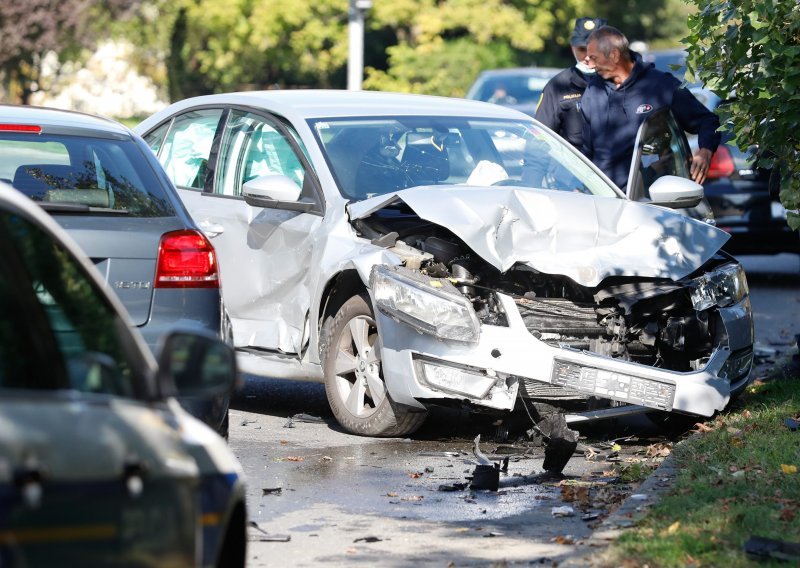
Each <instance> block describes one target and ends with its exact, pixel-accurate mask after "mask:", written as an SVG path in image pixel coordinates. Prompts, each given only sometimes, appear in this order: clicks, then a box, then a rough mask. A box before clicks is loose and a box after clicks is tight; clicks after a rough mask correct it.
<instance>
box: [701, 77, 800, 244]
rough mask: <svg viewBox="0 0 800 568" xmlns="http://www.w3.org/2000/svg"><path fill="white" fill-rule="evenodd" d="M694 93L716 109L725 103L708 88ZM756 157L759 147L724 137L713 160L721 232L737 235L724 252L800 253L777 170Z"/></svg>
mask: <svg viewBox="0 0 800 568" xmlns="http://www.w3.org/2000/svg"><path fill="white" fill-rule="evenodd" d="M692 92H693V93H694V94H695V96H696V97H697V98H698V99H700V101H701V102H703V104H705V105H706V106H707V107H708V108H710V109H712V110H714V109H715V108H717V107H718V106H719V105H720V104H721V103H722V101H721V100H720V98H719V97H718V96H716V95H715V94H714V93H713V92H711V91H709V90H708V89H702V88H695V89H692ZM692 142H695V141H694V140H692V139H690V143H692ZM756 152H757V148H756V147H755V146H753V147H750V148H748V149H746V150H740V149H739V147H738V146H737V145H736V144H735V143H733V142H732V141H731V133H730V132H724V133H723V138H722V144H720V146H719V148H718V149H717V151H716V152H715V153H714V156H713V157H712V159H711V165H710V168H709V171H708V177H707V179H706V181H705V183H704V184H703V187H704V189H705V196H706V199H707V200H708V203H709V205H710V206H711V208H712V210H713V211H714V218H715V220H716V223H717V227H719V228H720V229H722V230H723V231H726V232H727V233H729V234H730V235H731V238H730V239H729V240H728V242H727V243H726V244H725V246H724V247H723V248H724V249H725V250H726V251H728V252H730V253H731V254H778V253H783V252H791V253H800V236H798V234H797V231H793V230H791V229H790V228H789V225H788V223H787V222H786V210H785V209H784V208H783V206H782V205H781V203H780V201H779V199H778V195H777V191H776V188H775V187H774V186H776V185H777V181H778V180H777V179H776V178H775V177H774V176H773V172H772V170H769V169H765V168H759V167H756V165H755V162H756ZM770 181H772V185H773V190H772V191H770Z"/></svg>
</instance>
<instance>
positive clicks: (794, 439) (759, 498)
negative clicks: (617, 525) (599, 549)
mask: <svg viewBox="0 0 800 568" xmlns="http://www.w3.org/2000/svg"><path fill="white" fill-rule="evenodd" d="M798 414H800V380H799V379H797V378H780V379H778V378H776V379H772V380H770V381H767V382H763V383H761V382H757V383H756V384H755V385H753V386H751V387H748V391H747V393H746V394H744V395H743V396H742V398H741V399H740V400H739V401H738V402H737V408H736V409H735V410H733V411H731V412H730V413H728V414H726V415H723V416H720V417H718V418H717V419H716V420H714V421H712V422H709V423H708V425H709V428H710V431H709V432H706V433H703V434H701V435H698V436H695V437H693V438H690V439H688V440H686V441H684V442H682V443H680V444H678V445H677V446H676V447H675V450H674V454H675V457H676V459H677V460H678V468H679V471H680V473H679V475H678V479H677V481H676V483H675V486H674V488H673V490H672V492H671V494H670V495H668V496H666V497H664V498H663V499H662V500H661V501H660V502H659V503H658V504H657V505H656V506H655V507H654V508H653V509H652V511H651V512H650V514H649V515H648V516H647V517H646V518H645V519H644V520H643V521H642V522H641V523H640V524H639V525H637V526H636V527H635V528H634V529H633V530H631V531H629V532H627V533H626V534H624V535H622V537H621V538H620V539H619V540H618V541H616V542H615V543H614V544H613V545H612V547H611V550H610V553H609V554H608V556H607V557H606V558H605V559H604V561H603V562H602V565H608V566H620V565H626V566H644V565H650V566H663V567H675V568H679V567H680V568H683V567H685V566H690V565H691V566H730V567H739V566H741V567H745V566H753V561H752V560H751V559H749V558H748V557H747V556H746V555H745V553H744V551H743V544H744V542H745V541H746V540H747V539H748V538H749V537H750V536H762V537H767V538H772V539H776V540H783V541H789V542H797V541H800V524H798V523H797V515H798V513H800V478H798V476H799V475H800V473H797V472H796V471H797V470H796V469H794V468H796V467H798V466H800V452H798V433H797V432H793V431H791V430H789V429H788V428H787V427H785V426H784V424H783V422H784V419H785V418H786V417H789V416H791V417H797V416H798ZM799 469H800V468H799ZM766 565H783V564H779V563H778V562H777V561H775V562H773V563H766Z"/></svg>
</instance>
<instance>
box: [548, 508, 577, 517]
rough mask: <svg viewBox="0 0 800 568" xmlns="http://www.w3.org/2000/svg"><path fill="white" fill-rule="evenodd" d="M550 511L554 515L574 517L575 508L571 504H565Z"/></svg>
mask: <svg viewBox="0 0 800 568" xmlns="http://www.w3.org/2000/svg"><path fill="white" fill-rule="evenodd" d="M550 513H551V514H552V515H553V516H554V517H574V516H575V509H573V508H572V507H570V506H569V505H564V506H562V507H553V508H552V509H550Z"/></svg>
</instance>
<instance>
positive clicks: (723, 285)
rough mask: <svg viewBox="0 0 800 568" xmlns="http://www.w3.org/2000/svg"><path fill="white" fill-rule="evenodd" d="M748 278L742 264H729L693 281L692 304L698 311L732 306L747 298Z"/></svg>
mask: <svg viewBox="0 0 800 568" xmlns="http://www.w3.org/2000/svg"><path fill="white" fill-rule="evenodd" d="M748 293H749V289H748V287H747V277H746V276H745V274H744V269H743V268H742V266H741V265H740V264H738V263H737V264H727V265H725V266H723V267H721V268H719V269H717V270H715V271H714V272H709V273H707V274H704V275H703V276H701V277H699V278H695V279H694V280H693V281H692V292H691V298H692V304H693V305H694V309H695V310H697V311H702V310H707V309H708V308H710V307H712V306H718V307H720V308H724V307H726V306H732V305H733V304H735V303H737V302H739V301H740V300H741V299H742V298H744V297H745V296H747V294H748Z"/></svg>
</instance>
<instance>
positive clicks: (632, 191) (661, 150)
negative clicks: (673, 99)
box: [628, 108, 691, 201]
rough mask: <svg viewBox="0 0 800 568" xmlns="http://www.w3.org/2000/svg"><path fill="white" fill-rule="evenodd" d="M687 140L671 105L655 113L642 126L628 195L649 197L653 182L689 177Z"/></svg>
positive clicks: (632, 197)
mask: <svg viewBox="0 0 800 568" xmlns="http://www.w3.org/2000/svg"><path fill="white" fill-rule="evenodd" d="M690 159H691V157H690V153H689V148H688V143H687V142H686V137H685V136H684V134H683V132H682V131H681V130H680V128H678V125H677V124H676V123H675V119H674V118H673V117H672V113H670V111H669V109H668V108H664V109H660V110H658V111H656V112H655V113H653V114H652V116H650V117H649V118H648V119H647V120H646V121H645V122H644V123H643V124H642V126H641V127H640V128H639V134H638V136H637V141H636V151H635V152H634V156H633V164H632V166H631V167H632V173H631V176H630V177H629V183H630V184H631V186H630V187H629V189H628V196H629V197H630V198H631V199H632V200H634V201H639V200H641V199H643V198H644V199H649V198H650V186H651V185H653V182H655V181H656V180H657V179H658V178H660V177H663V176H667V175H669V176H678V177H682V178H687V179H688V178H689V160H690Z"/></svg>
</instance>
